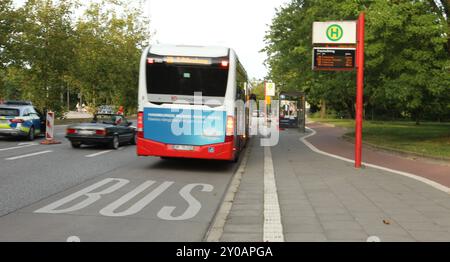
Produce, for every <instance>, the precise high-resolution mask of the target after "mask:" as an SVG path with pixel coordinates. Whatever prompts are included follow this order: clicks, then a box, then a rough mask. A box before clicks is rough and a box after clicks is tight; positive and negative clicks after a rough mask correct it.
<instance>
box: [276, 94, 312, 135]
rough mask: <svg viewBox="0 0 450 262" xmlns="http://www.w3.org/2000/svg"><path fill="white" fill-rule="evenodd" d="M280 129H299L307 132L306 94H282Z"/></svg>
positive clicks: (280, 99)
mask: <svg viewBox="0 0 450 262" xmlns="http://www.w3.org/2000/svg"><path fill="white" fill-rule="evenodd" d="M279 101H280V110H279V114H280V117H279V119H280V123H279V126H280V128H298V129H299V130H300V131H302V132H305V122H306V118H305V116H306V115H305V102H306V100H305V94H304V93H302V92H281V93H280V98H279Z"/></svg>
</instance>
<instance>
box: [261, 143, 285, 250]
mask: <svg viewBox="0 0 450 262" xmlns="http://www.w3.org/2000/svg"><path fill="white" fill-rule="evenodd" d="M263 241H264V242H284V236H283V225H282V224H281V212H280V203H279V202H278V193H277V185H276V181H275V172H274V168H273V161H272V153H271V151H270V147H268V146H266V147H264V227H263Z"/></svg>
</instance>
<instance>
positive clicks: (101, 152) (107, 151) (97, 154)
mask: <svg viewBox="0 0 450 262" xmlns="http://www.w3.org/2000/svg"><path fill="white" fill-rule="evenodd" d="M111 151H112V150H105V151H100V152H97V153H94V154H90V155H86V156H85V157H96V156H100V155H103V154H106V153H109V152H111Z"/></svg>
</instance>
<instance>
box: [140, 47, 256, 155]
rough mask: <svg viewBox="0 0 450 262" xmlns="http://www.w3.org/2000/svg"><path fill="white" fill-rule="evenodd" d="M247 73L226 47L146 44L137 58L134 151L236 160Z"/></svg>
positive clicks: (244, 119) (245, 131)
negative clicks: (140, 56)
mask: <svg viewBox="0 0 450 262" xmlns="http://www.w3.org/2000/svg"><path fill="white" fill-rule="evenodd" d="M248 87H249V84H248V77H247V73H246V71H245V69H244V67H243V66H242V64H241V63H240V62H239V59H238V57H237V55H236V53H235V51H234V50H233V49H231V48H226V47H214V46H185V45H152V46H149V47H147V48H146V49H145V50H144V52H143V54H142V58H141V64H140V76H139V97H138V100H139V101H138V104H139V113H138V124H137V129H138V139H137V155H139V156H159V157H162V158H170V157H175V158H178V157H180V158H202V159H218V160H230V161H237V160H238V158H239V153H240V152H241V151H242V149H243V148H244V146H245V144H246V142H247V140H248V138H249V126H248V125H249V108H248V103H246V102H247V99H248V90H247V89H248Z"/></svg>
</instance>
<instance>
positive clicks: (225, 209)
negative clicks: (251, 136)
mask: <svg viewBox="0 0 450 262" xmlns="http://www.w3.org/2000/svg"><path fill="white" fill-rule="evenodd" d="M251 144H252V143H251V141H250V142H249V143H248V144H247V149H246V150H245V154H244V157H243V159H242V161H241V163H240V164H239V168H238V169H237V171H236V172H235V173H234V175H233V178H232V179H231V182H230V184H229V185H228V189H227V192H226V194H225V197H224V198H223V200H222V203H221V204H220V207H219V209H218V211H217V213H216V215H215V216H214V219H213V222H212V223H211V225H210V227H209V229H208V231H207V232H206V235H205V237H204V238H203V239H204V240H205V241H206V242H219V241H220V238H221V237H222V234H223V229H224V227H225V223H226V221H227V218H228V215H229V214H230V211H231V207H232V206H233V201H234V198H235V196H236V193H237V192H238V190H239V186H240V185H241V180H242V175H243V174H244V172H245V168H246V167H247V161H248V158H249V155H250V151H251V146H252V145H251Z"/></svg>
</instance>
